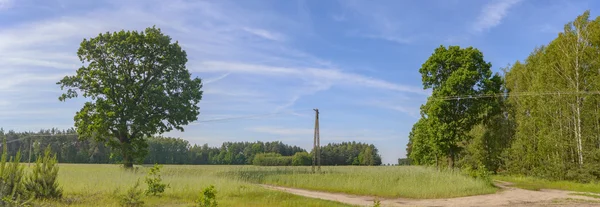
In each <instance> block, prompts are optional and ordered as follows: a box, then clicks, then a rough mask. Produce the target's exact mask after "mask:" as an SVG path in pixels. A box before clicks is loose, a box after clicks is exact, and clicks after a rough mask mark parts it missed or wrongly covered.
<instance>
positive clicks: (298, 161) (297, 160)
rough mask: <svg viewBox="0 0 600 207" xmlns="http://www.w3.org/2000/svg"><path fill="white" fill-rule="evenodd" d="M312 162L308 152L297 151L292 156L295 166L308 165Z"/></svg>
mask: <svg viewBox="0 0 600 207" xmlns="http://www.w3.org/2000/svg"><path fill="white" fill-rule="evenodd" d="M311 164H312V157H311V156H310V155H309V154H308V152H296V154H294V156H293V157H292V165H293V166H308V165H311Z"/></svg>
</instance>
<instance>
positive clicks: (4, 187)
mask: <svg viewBox="0 0 600 207" xmlns="http://www.w3.org/2000/svg"><path fill="white" fill-rule="evenodd" d="M3 141H4V142H3V144H2V146H3V149H2V157H1V158H0V206H7V207H13V206H14V207H17V206H29V203H31V201H33V197H32V196H31V194H30V193H29V192H27V191H26V189H25V185H24V180H23V178H24V175H25V172H24V168H25V166H24V165H20V163H19V161H20V160H21V151H20V150H19V152H17V156H16V157H11V158H10V160H7V159H8V149H7V145H6V140H3Z"/></svg>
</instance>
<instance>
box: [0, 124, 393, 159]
mask: <svg viewBox="0 0 600 207" xmlns="http://www.w3.org/2000/svg"><path fill="white" fill-rule="evenodd" d="M3 137H4V138H6V139H7V143H8V144H7V147H8V152H9V155H10V156H15V155H16V153H17V151H19V150H21V153H22V155H23V156H22V158H21V161H23V162H27V161H28V160H29V155H31V160H32V161H35V160H36V158H37V156H36V155H40V154H41V153H42V152H43V151H44V150H45V149H46V147H47V146H50V147H51V148H52V150H53V151H54V152H56V154H57V159H58V161H59V162H60V163H121V162H122V157H121V153H118V152H115V151H114V150H112V149H111V148H109V147H107V146H105V145H104V144H103V143H100V142H97V141H95V140H93V139H84V140H79V139H78V136H77V133H76V132H75V131H74V130H57V129H50V130H40V131H39V132H36V133H33V132H14V131H8V132H5V131H2V130H0V139H1V138H3ZM146 142H147V144H148V148H147V149H148V151H147V155H146V156H145V158H144V159H143V160H138V161H137V163H143V164H154V163H159V164H194V165H205V164H209V165H245V164H253V160H254V157H255V156H256V155H257V154H264V153H270V154H273V155H277V156H281V157H289V160H290V161H289V163H288V162H287V161H286V163H285V164H284V165H291V164H292V163H291V162H292V156H294V155H296V156H295V157H296V160H297V161H296V163H295V164H294V165H311V164H312V154H309V153H308V152H307V151H306V150H305V149H302V148H300V147H297V146H290V145H286V144H283V143H282V142H278V141H275V142H260V141H258V142H225V143H223V144H222V145H221V146H220V147H210V146H208V144H204V145H195V144H194V145H191V144H190V143H189V142H188V141H187V140H184V139H181V138H172V137H161V136H157V137H149V138H146ZM30 149H31V151H30ZM321 151H322V152H321V155H322V161H321V164H322V165H380V164H381V157H380V155H379V154H378V151H377V148H375V146H374V145H369V144H363V143H356V142H344V143H341V144H329V145H327V146H323V147H322V149H321ZM306 157H309V158H310V159H308V161H307V158H306Z"/></svg>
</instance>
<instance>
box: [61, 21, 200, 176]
mask: <svg viewBox="0 0 600 207" xmlns="http://www.w3.org/2000/svg"><path fill="white" fill-rule="evenodd" d="M77 55H78V57H79V59H80V60H81V62H82V63H87V64H85V65H83V66H82V67H81V68H79V69H78V70H77V74H76V75H74V76H66V77H64V78H63V79H62V80H60V81H59V82H58V83H57V84H58V85H60V87H61V89H67V91H66V92H65V93H64V94H62V95H61V96H60V97H59V100H61V101H64V100H66V99H70V98H75V97H77V96H78V92H79V93H81V94H82V95H83V96H84V97H85V98H91V101H88V102H86V103H85V104H84V106H83V108H82V109H81V110H80V111H79V112H77V113H76V115H75V127H76V128H77V133H78V134H79V135H80V136H81V138H94V139H96V140H97V141H100V142H106V143H107V144H108V145H109V146H111V147H113V148H114V149H116V150H118V151H119V152H120V153H121V154H122V156H123V164H124V166H125V167H132V166H133V162H134V160H138V161H139V160H142V159H143V158H144V156H145V155H146V154H147V147H148V146H147V143H146V140H145V139H144V137H147V136H152V135H154V134H162V133H164V132H168V131H171V130H173V129H177V130H180V131H183V127H182V126H184V125H186V124H188V123H190V122H192V121H195V120H197V119H198V114H199V107H198V103H199V101H200V99H201V98H202V91H201V88H202V82H201V80H200V79H199V78H194V79H192V78H191V74H190V72H189V71H188V70H187V69H186V66H185V64H186V62H187V55H186V52H185V51H184V50H183V49H181V47H180V46H179V43H178V42H174V43H172V42H171V38H170V37H169V36H168V35H164V34H163V33H162V32H161V30H160V29H158V28H155V27H151V28H146V30H145V31H143V32H137V31H124V30H122V31H119V32H114V33H109V32H107V33H104V34H99V35H98V36H97V37H94V38H91V39H89V40H88V39H84V40H83V41H82V42H81V45H80V48H79V50H78V52H77ZM107 57H110V58H107Z"/></svg>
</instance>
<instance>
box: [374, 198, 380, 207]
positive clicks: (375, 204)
mask: <svg viewBox="0 0 600 207" xmlns="http://www.w3.org/2000/svg"><path fill="white" fill-rule="evenodd" d="M373 207H381V201H379V199H375V200H373Z"/></svg>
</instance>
